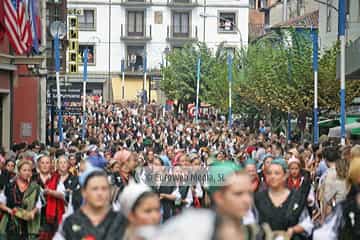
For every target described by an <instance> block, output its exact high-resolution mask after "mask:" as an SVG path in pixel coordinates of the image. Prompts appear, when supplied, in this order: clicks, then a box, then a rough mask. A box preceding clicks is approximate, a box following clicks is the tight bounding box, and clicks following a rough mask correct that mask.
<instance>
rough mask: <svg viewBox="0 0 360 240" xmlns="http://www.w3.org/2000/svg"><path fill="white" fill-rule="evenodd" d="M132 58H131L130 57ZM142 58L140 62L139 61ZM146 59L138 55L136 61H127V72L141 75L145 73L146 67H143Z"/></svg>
mask: <svg viewBox="0 0 360 240" xmlns="http://www.w3.org/2000/svg"><path fill="white" fill-rule="evenodd" d="M129 58H130V57H129ZM139 58H140V60H139ZM143 61H144V57H143V56H140V55H139V56H137V55H136V61H134V62H132V61H131V60H129V59H128V60H126V61H125V71H126V72H130V73H140V72H143V71H144V69H143V67H144V65H143Z"/></svg>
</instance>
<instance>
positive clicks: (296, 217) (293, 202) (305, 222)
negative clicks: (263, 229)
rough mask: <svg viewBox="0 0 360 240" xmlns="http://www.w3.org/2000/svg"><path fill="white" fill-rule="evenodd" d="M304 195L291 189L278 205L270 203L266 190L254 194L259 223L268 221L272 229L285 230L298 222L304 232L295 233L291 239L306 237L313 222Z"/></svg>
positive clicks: (297, 239) (296, 239)
mask: <svg viewBox="0 0 360 240" xmlns="http://www.w3.org/2000/svg"><path fill="white" fill-rule="evenodd" d="M305 200H306V195H305V197H304V195H302V193H301V192H300V191H291V192H290V194H289V196H288V198H287V199H286V201H285V202H284V203H283V204H282V205H281V206H279V207H276V206H274V204H273V203H272V201H271V199H270V196H269V192H268V190H266V191H263V192H258V193H256V194H255V206H256V210H257V214H258V218H259V224H263V223H268V224H269V225H270V227H271V229H272V230H274V231H285V232H286V231H287V229H288V228H290V227H293V226H295V225H297V224H300V225H301V226H302V227H303V228H304V229H305V234H301V235H300V234H295V235H294V236H293V237H292V238H291V239H292V240H303V239H307V237H308V236H309V235H311V233H312V228H313V224H312V221H311V218H310V216H309V213H308V210H307V208H306V201H305Z"/></svg>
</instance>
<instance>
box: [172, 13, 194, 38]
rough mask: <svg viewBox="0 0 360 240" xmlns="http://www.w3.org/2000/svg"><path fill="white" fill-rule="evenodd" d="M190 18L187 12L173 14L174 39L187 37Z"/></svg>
mask: <svg viewBox="0 0 360 240" xmlns="http://www.w3.org/2000/svg"><path fill="white" fill-rule="evenodd" d="M189 22H190V16H189V13H188V12H174V13H173V34H174V36H175V37H187V36H189V32H190V31H189Z"/></svg>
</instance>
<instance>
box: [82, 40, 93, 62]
mask: <svg viewBox="0 0 360 240" xmlns="http://www.w3.org/2000/svg"><path fill="white" fill-rule="evenodd" d="M86 48H88V64H95V45H94V44H79V61H80V62H81V63H83V62H84V58H83V56H84V51H85V49H86Z"/></svg>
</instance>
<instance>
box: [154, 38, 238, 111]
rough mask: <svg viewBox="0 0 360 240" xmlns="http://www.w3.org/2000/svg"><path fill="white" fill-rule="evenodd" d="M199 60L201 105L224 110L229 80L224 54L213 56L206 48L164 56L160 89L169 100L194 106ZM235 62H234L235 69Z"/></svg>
mask: <svg viewBox="0 0 360 240" xmlns="http://www.w3.org/2000/svg"><path fill="white" fill-rule="evenodd" d="M199 57H200V58H201V67H200V69H201V70H200V89H199V90H200V91H199V93H200V94H199V98H200V101H203V102H206V103H209V104H211V105H213V106H215V107H217V108H219V109H222V110H225V109H226V108H227V105H228V94H229V93H228V91H229V88H228V80H227V65H226V54H224V53H223V52H221V51H218V52H217V53H216V54H214V53H212V52H211V51H210V49H208V48H207V47H206V45H204V44H202V43H197V44H193V45H190V44H188V45H185V46H184V47H183V48H182V49H175V50H173V51H172V52H171V53H169V54H168V56H167V67H165V68H164V69H163V74H164V79H163V80H162V81H161V85H160V86H161V89H162V90H163V91H164V92H165V94H166V96H167V97H168V98H170V99H177V100H178V101H180V102H182V103H184V104H187V103H190V102H195V99H196V83H197V59H198V58H199ZM236 62H237V61H236V60H234V65H235V63H236Z"/></svg>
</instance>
